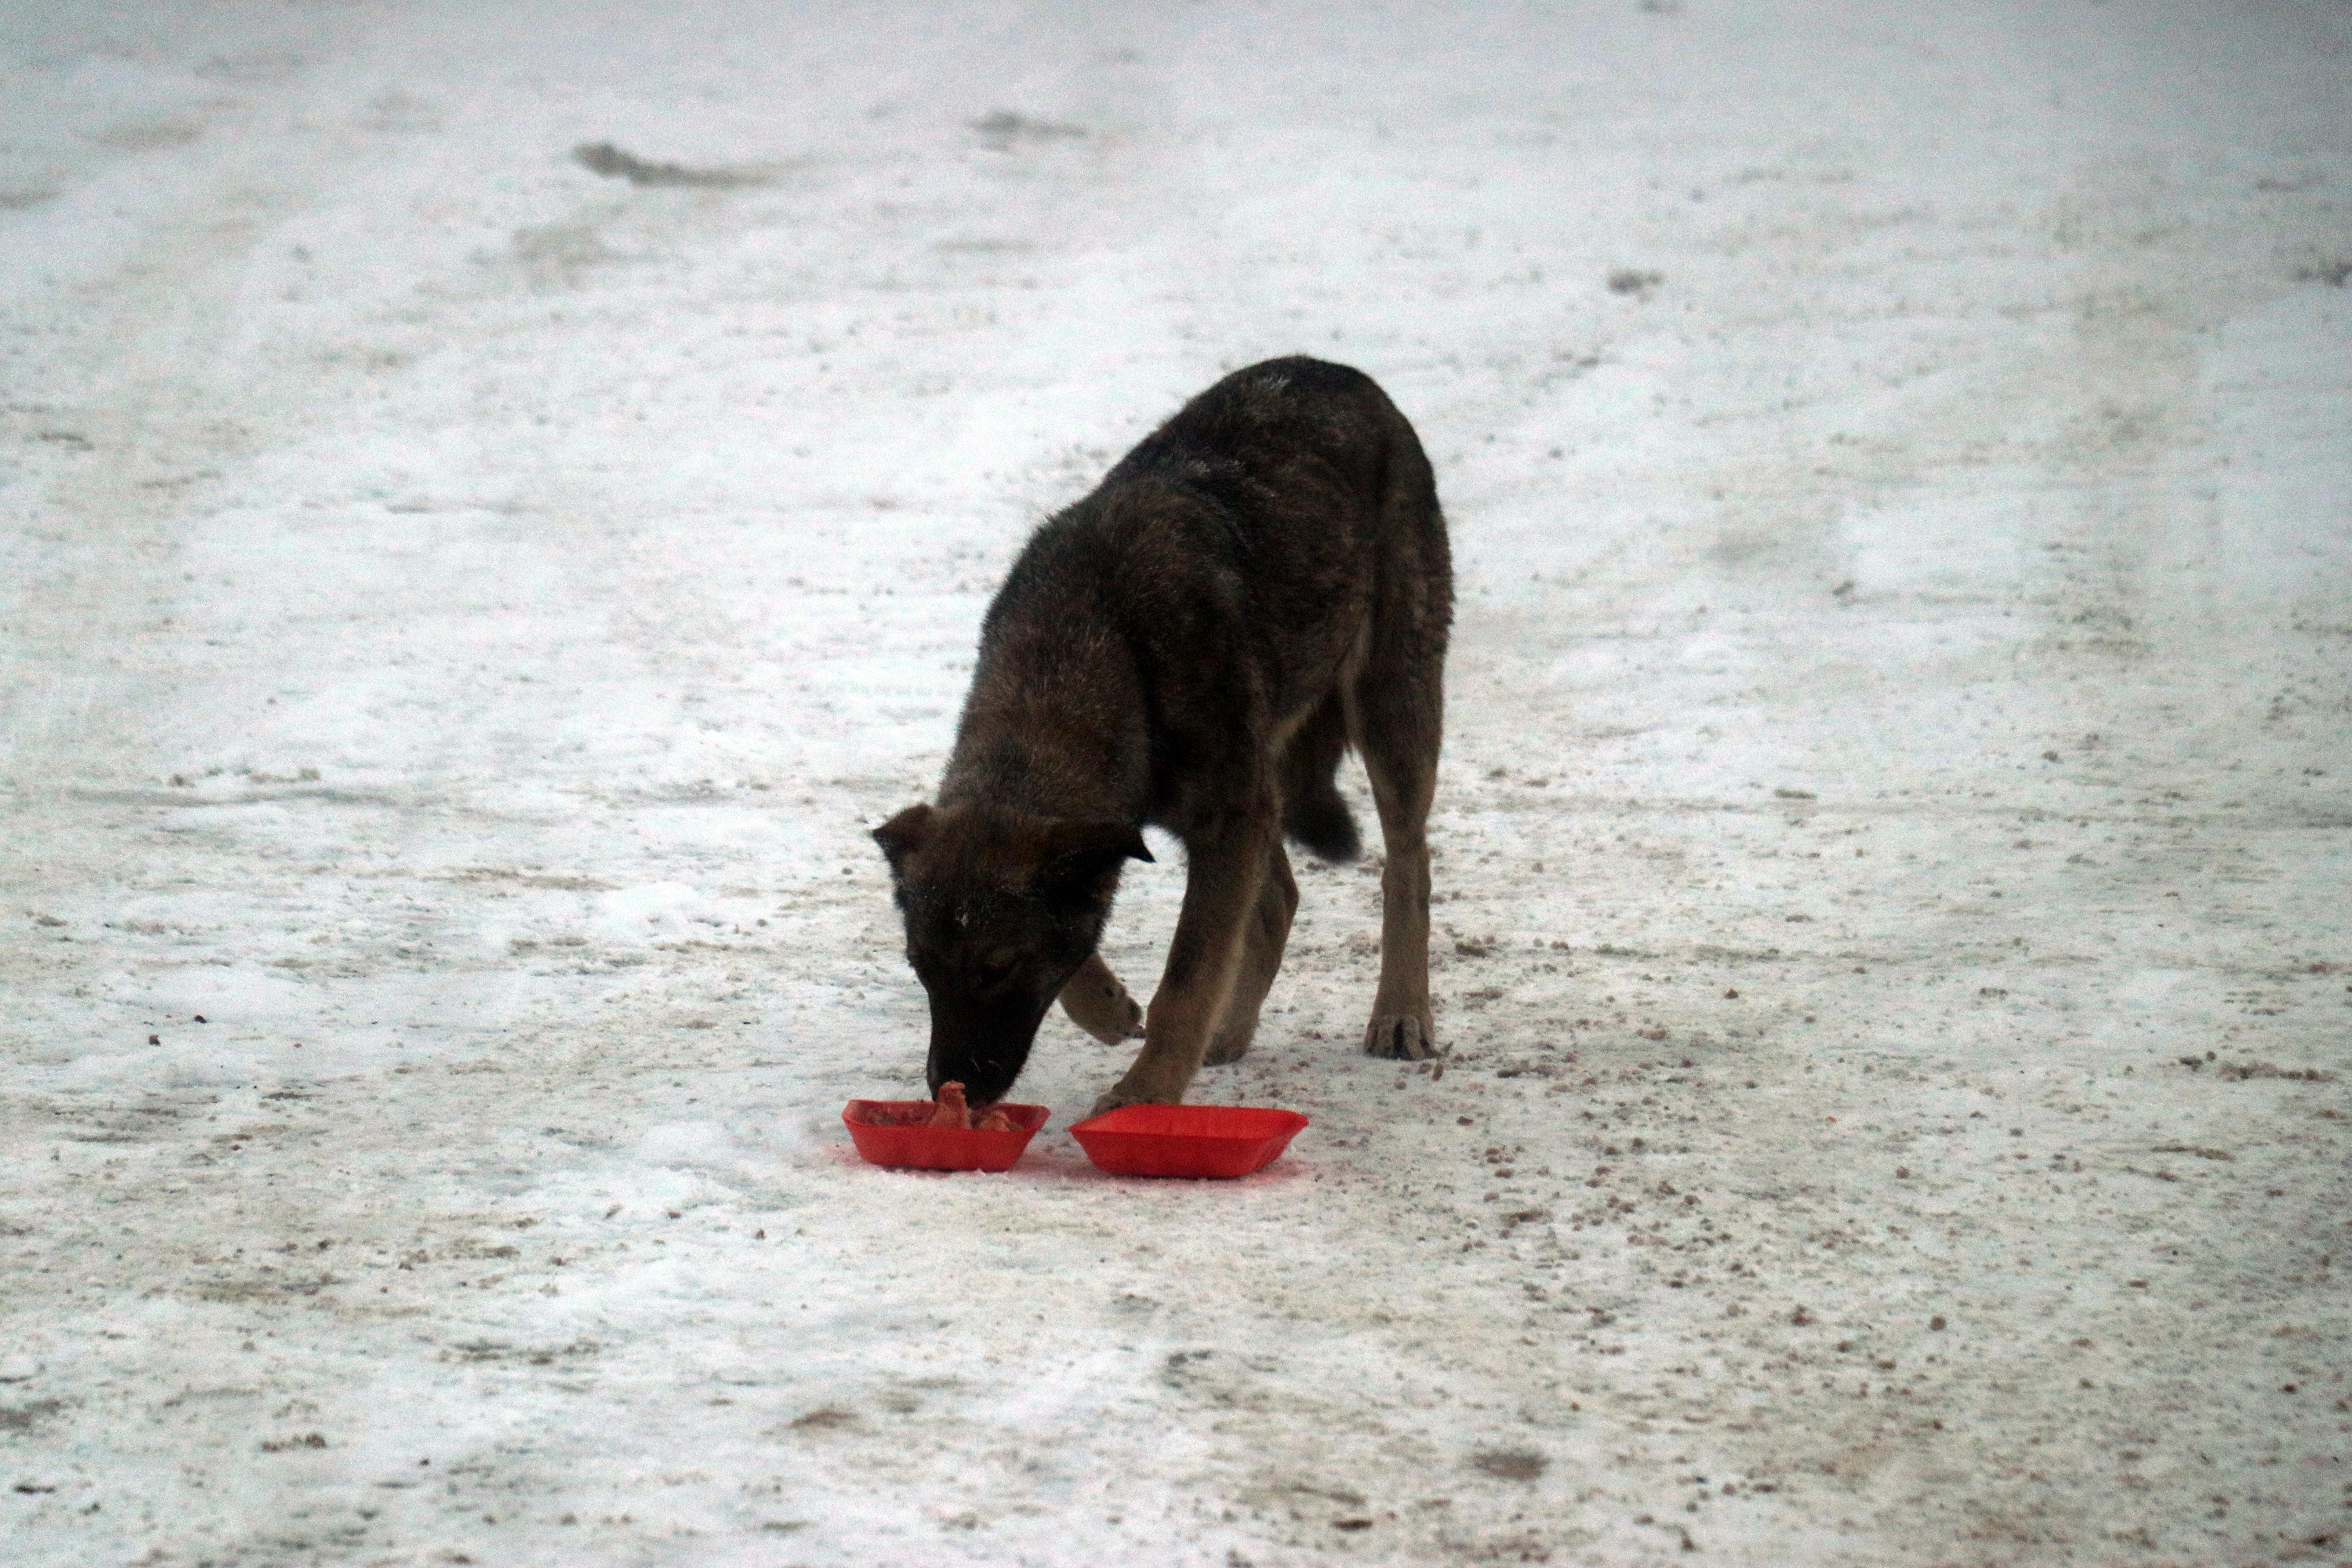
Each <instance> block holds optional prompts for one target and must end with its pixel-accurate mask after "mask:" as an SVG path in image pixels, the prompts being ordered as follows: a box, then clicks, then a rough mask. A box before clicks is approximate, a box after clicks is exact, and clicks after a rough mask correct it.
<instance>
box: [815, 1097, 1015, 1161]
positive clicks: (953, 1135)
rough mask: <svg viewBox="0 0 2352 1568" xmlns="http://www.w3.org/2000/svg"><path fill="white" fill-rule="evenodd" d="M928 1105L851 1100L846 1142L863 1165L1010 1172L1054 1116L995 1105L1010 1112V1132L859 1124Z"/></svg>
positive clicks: (845, 1117)
mask: <svg viewBox="0 0 2352 1568" xmlns="http://www.w3.org/2000/svg"><path fill="white" fill-rule="evenodd" d="M930 1105H931V1102H930V1101H929V1100H851V1101H850V1102H849V1104H848V1105H847V1106H845V1108H843V1110H842V1112H841V1120H842V1121H845V1122H846V1123H847V1124H848V1126H849V1141H850V1142H853V1143H855V1144H856V1145H857V1152H858V1153H859V1155H860V1156H862V1157H863V1158H864V1159H865V1160H866V1163H868V1164H872V1165H906V1166H912V1167H913V1168H915V1169H916V1170H919V1171H1009V1170H1011V1169H1013V1162H1014V1161H1015V1160H1018V1159H1019V1158H1021V1151H1023V1150H1024V1149H1026V1148H1027V1147H1029V1140H1030V1139H1032V1138H1034V1137H1035V1136H1037V1129H1039V1128H1040V1127H1043V1126H1045V1122H1046V1121H1047V1119H1048V1118H1050V1117H1051V1116H1052V1115H1053V1114H1054V1113H1053V1112H1052V1111H1051V1110H1047V1109H1046V1108H1045V1106H1042V1105H1011V1104H1004V1105H994V1106H991V1107H989V1108H988V1109H990V1110H1003V1111H1009V1112H1010V1113H1011V1114H1012V1117H1013V1131H1010V1132H981V1131H967V1130H965V1129H963V1128H961V1127H877V1126H876V1125H875V1124H874V1123H872V1122H870V1121H860V1120H859V1118H860V1117H862V1116H866V1115H870V1114H871V1113H873V1112H874V1111H877V1110H886V1111H889V1110H895V1111H908V1110H914V1109H915V1108H916V1107H918V1106H920V1107H922V1108H923V1109H925V1110H929V1109H930Z"/></svg>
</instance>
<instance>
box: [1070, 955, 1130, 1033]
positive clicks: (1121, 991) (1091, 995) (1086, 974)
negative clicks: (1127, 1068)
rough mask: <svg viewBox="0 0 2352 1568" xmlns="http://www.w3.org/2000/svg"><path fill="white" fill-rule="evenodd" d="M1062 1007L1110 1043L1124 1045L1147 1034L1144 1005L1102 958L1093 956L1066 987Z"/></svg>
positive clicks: (1071, 1017) (1076, 1021) (1071, 1018)
mask: <svg viewBox="0 0 2352 1568" xmlns="http://www.w3.org/2000/svg"><path fill="white" fill-rule="evenodd" d="M1062 1010H1063V1011H1064V1012H1066V1013H1067V1014H1069V1016H1070V1020H1071V1022H1073V1023H1075V1024H1076V1025H1077V1026H1078V1027H1080V1028H1081V1029H1084V1030H1085V1031H1086V1032H1087V1034H1089V1035H1092V1036H1093V1037H1095V1038H1096V1039H1097V1040H1100V1041H1101V1042H1102V1043H1103V1044H1104V1045H1106V1046H1123V1045H1125V1044H1126V1043H1127V1042H1128V1041H1129V1040H1133V1039H1139V1038H1141V1037H1142V1035H1143V1008H1142V1006H1141V1005H1139V1004H1138V1003H1137V1001H1136V1000H1135V998H1134V997H1132V996H1130V995H1129V994H1127V987H1126V986H1124V985H1121V984H1119V983H1118V976H1116V975H1114V974H1113V973H1111V972H1110V971H1109V970H1108V968H1106V967H1104V965H1103V963H1102V962H1101V961H1100V960H1099V959H1089V960H1088V961H1087V967H1086V968H1084V969H1081V970H1080V971H1079V972H1078V973H1076V975H1074V976H1072V977H1071V980H1070V983H1069V984H1067V985H1065V986H1064V987H1062Z"/></svg>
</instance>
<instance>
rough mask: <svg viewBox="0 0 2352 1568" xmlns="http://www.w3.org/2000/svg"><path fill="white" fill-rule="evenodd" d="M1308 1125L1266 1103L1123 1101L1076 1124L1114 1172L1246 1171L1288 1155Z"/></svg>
mask: <svg viewBox="0 0 2352 1568" xmlns="http://www.w3.org/2000/svg"><path fill="white" fill-rule="evenodd" d="M1306 1125H1307V1118H1305V1117H1304V1116H1301V1115H1300V1114H1299V1113H1298V1112H1297V1111H1296V1110H1275V1109H1273V1108H1272V1107H1270V1106H1262V1105H1122V1106H1120V1107H1119V1108H1118V1110H1106V1111H1104V1112H1103V1113H1102V1114H1101V1115H1100V1116H1090V1117H1088V1118H1087V1120H1086V1121H1081V1122H1079V1123H1078V1124H1077V1125H1076V1126H1075V1127H1073V1128H1071V1129H1070V1136H1071V1137H1073V1138H1076V1140H1077V1141H1078V1146H1079V1147H1080V1148H1082V1149H1084V1150H1085V1151H1086V1152H1087V1159H1089V1160H1092V1161H1093V1162H1094V1163H1095V1168H1096V1169H1097V1170H1100V1171H1108V1172H1109V1173H1111V1174H1112V1175H1114V1176H1246V1175H1248V1174H1249V1173H1251V1172H1253V1171H1263V1170H1265V1168H1266V1167H1267V1166H1268V1165H1271V1164H1272V1163H1274V1162H1275V1161H1276V1160H1278V1159H1280V1158H1281V1157H1282V1152H1283V1151H1284V1150H1285V1149H1287V1148H1289V1147H1290V1141H1291V1140H1292V1139H1293V1138H1296V1137H1297V1136H1298V1133H1299V1131H1300V1130H1301V1129H1302V1128H1304V1127H1305V1126H1306Z"/></svg>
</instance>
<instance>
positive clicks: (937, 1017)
mask: <svg viewBox="0 0 2352 1568" xmlns="http://www.w3.org/2000/svg"><path fill="white" fill-rule="evenodd" d="M1453 607H1454V576H1453V565H1452V560H1451V555H1450V552H1449V550H1448V547H1447V543H1446V534H1445V520H1444V515H1443V514H1442V513H1441V512H1440V511H1439V510H1438V504H1437V489H1436V484H1435V480H1434V479H1433V476H1432V474H1431V471H1430V466H1429V459H1428V458H1427V457H1426V456H1425V455H1424V454H1423V451H1422V447H1421V442H1420V440H1419V438H1418V437H1415V435H1414V434H1413V430H1412V426H1411V425H1409V424H1407V423H1406V422H1405V418H1404V416H1403V415H1402V414H1400V413H1398V412H1397V409H1396V407H1395V405H1393V404H1391V402H1390V401H1389V400H1388V397H1387V396H1386V395H1384V394H1383V393H1382V392H1381V389H1380V388H1379V387H1378V386H1377V385H1375V384H1373V382H1372V380H1371V378H1370V377H1369V376H1366V375H1364V374H1362V373H1361V372H1359V371H1355V370H1350V369H1349V368H1347V367H1346V366H1344V365H1336V364H1327V363H1323V362H1321V361H1318V360H1312V359H1298V358H1294V359H1277V360H1269V361H1267V362H1265V363H1263V364H1256V365H1252V366H1251V367H1249V368H1248V369H1246V370H1242V371H1237V372H1235V373H1234V374H1232V375H1229V376H1227V377H1226V378H1225V379H1224V380H1223V381H1221V382H1219V383H1217V384H1215V385H1214V386H1212V387H1210V388H1209V389H1208V390H1207V391H1206V392H1203V393H1202V394H1201V395H1199V396H1197V397H1195V398H1193V399H1192V402H1190V403H1188V404H1186V405H1184V406H1183V408H1182V409H1181V410H1179V411H1178V412H1177V414H1176V415H1175V416H1173V417H1172V418H1171V419H1170V420H1169V421H1168V422H1167V423H1166V424H1165V425H1162V426H1160V428H1159V429H1158V430H1156V431H1154V432H1153V433H1152V434H1151V435H1150V436H1149V437H1145V439H1144V440H1143V442H1142V443H1141V444H1140V445H1139V446H1138V447H1136V448H1135V450H1133V451H1132V452H1129V454H1128V455H1127V456H1126V457H1125V458H1122V459H1120V461H1119V462H1118V466H1117V467H1115V468H1112V469H1111V470H1110V472H1109V473H1108V475H1106V476H1105V477H1104V479H1103V481H1102V483H1101V484H1100V485H1099V486H1097V488H1096V489H1095V490H1094V492H1093V493H1092V494H1091V495H1088V496H1087V497H1086V498H1085V499H1084V500H1080V501H1078V502H1077V503H1076V504H1075V505H1073V506H1071V507H1069V508H1068V509H1067V510H1064V511H1062V512H1061V513H1059V514H1058V515H1056V516H1055V517H1053V518H1052V519H1050V520H1048V521H1046V522H1045V524H1044V525H1043V526H1041V527H1040V528H1039V529H1038V530H1037V531H1036V532H1035V533H1034V535H1033V536H1032V537H1031V538H1030V540H1029V542H1028V544H1027V545H1026V546H1025V547H1024V549H1023V550H1022V552H1021V554H1020V557H1019V558H1018V559H1017V560H1015V561H1014V562H1013V568H1012V571H1011V572H1010V573H1009V574H1007V575H1006V577H1005V580H1004V585H1003V588H1002V589H1000V590H999V591H998V593H997V595H996V599H995V601H994V603H992V605H990V606H989V610H988V615H987V616H986V618H985V619H984V620H983V621H982V624H981V634H980V654H979V658H978V661H977V664H976V666H975V668H974V669H973V672H972V681H971V695H970V696H969V697H968V698H967V699H966V700H965V703H964V710H963V717H962V720H961V723H960V724H959V726H958V728H957V731H956V742H955V749H954V751H953V752H952V753H951V754H950V757H949V759H948V764H947V769H946V772H945V773H944V774H943V775H942V776H941V777H940V787H939V792H938V796H937V798H936V800H935V801H934V802H932V803H931V804H928V805H910V806H908V808H907V809H906V810H904V811H902V812H900V813H898V816H894V817H892V818H891V819H890V820H889V821H887V822H886V823H884V824H883V825H882V826H880V827H877V828H876V829H875V830H874V837H875V840H876V842H877V843H878V844H880V845H881V847H882V852H883V854H884V855H885V856H886V857H887V858H888V859H889V862H890V875H891V881H892V884H893V888H894V891H895V896H896V899H897V901H898V907H899V909H900V910H901V911H902V912H903V913H904V915H905V917H906V926H907V956H908V960H909V961H910V962H911V963H913V965H914V970H915V974H916V977H917V978H918V979H919V980H920V981H921V982H922V985H923V989H924V990H925V992H927V993H928V994H929V998H930V1010H931V1044H930V1057H929V1063H928V1066H927V1075H928V1079H929V1083H930V1086H931V1089H932V1090H933V1092H934V1094H937V1093H939V1092H940V1089H941V1086H943V1085H946V1084H949V1083H950V1082H956V1083H961V1084H962V1085H963V1086H964V1088H965V1091H966V1092H967V1093H968V1094H969V1095H970V1097H971V1103H972V1104H974V1105H978V1106H985V1105H989V1104H992V1103H993V1102H994V1101H996V1100H999V1099H1001V1098H1003V1095H1004V1093H1005V1091H1006V1090H1008V1089H1011V1088H1012V1087H1013V1079H1016V1078H1017V1077H1019V1076H1020V1073H1021V1069H1022V1067H1023V1066H1024V1064H1025V1063H1026V1062H1027V1060H1028V1058H1029V1049H1030V1046H1031V1044H1032V1042H1033V1041H1034V1038H1035V1037H1036V1033H1037V1026H1038V1025H1039V1023H1040V1022H1042V1021H1043V1019H1044V1018H1045V1013H1046V1011H1047V1009H1048V1008H1050V1007H1051V1006H1052V1005H1053V1003H1054V1001H1055V998H1056V997H1059V998H1060V1000H1061V1003H1062V1005H1063V1006H1064V1008H1065V1009H1066V1010H1067V1012H1068V1013H1069V1015H1070V1016H1071V1017H1072V1018H1073V1019H1075V1020H1076V1022H1077V1023H1078V1024H1079V1025H1080V1026H1082V1027H1084V1028H1085V1029H1086V1030H1087V1032H1089V1033H1090V1034H1092V1035H1094V1036H1095V1037H1097V1038H1098V1039H1100V1040H1102V1041H1104V1042H1105V1043H1107V1044H1117V1043H1119V1042H1121V1041H1123V1040H1126V1039H1129V1038H1131V1037H1133V1036H1134V1035H1135V1034H1136V1033H1137V1032H1138V1030H1137V1025H1138V1024H1139V1023H1140V1024H1141V1026H1142V1028H1141V1031H1140V1032H1141V1034H1142V1036H1143V1040H1144V1045H1143V1049H1142V1051H1141V1053H1140V1054H1139V1056H1138V1057H1137V1058H1136V1059H1135V1062H1134V1065H1133V1066H1131V1067H1130V1068H1129V1069H1128V1070H1127V1073H1126V1075H1125V1076H1124V1077H1122V1078H1121V1079H1119V1080H1118V1083H1117V1084H1115V1085H1114V1086H1112V1088H1111V1089H1110V1090H1109V1092H1108V1093H1106V1094H1105V1095H1104V1096H1103V1097H1102V1098H1101V1100H1098V1101H1097V1103H1096V1105H1095V1110H1097V1111H1102V1110H1110V1109H1112V1108H1114V1107H1116V1106H1120V1105H1130V1104H1136V1103H1165V1104H1171V1105H1173V1104H1177V1103H1180V1102H1181V1101H1182V1100H1183V1098H1184V1090H1185V1089H1186V1087H1187V1086H1188V1085H1190V1084H1191V1083H1192V1078H1193V1075H1194V1074H1195V1073H1197V1072H1198V1071H1199V1070H1200V1068H1201V1067H1202V1064H1203V1063H1204V1062H1205V1063H1220V1062H1230V1061H1234V1060H1237V1059H1238V1058H1240V1057H1241V1056H1242V1054H1243V1053H1244V1052H1245V1051H1247V1050H1248V1049H1249V1046H1250V1040H1251V1037H1252V1036H1253V1035H1254V1034H1255V1031H1256V1028H1257V1018H1258V1009H1259V1006H1260V1005H1262V1004H1263V1003H1264V1001H1265V994H1266V989H1267V987H1268V986H1269V985H1271V984H1273V981H1274V976H1275V972H1276V969H1278V968H1279V967H1280V966H1281V963H1282V952H1283V945H1284V943H1285V942H1286V940H1287V939H1288V937H1289V934H1290V921H1291V916H1292V915H1293V913H1294V912H1295V911H1296V910H1297V907H1298V887H1297V883H1296V882H1295V881H1294V880H1293V879H1292V878H1291V872H1290V861H1289V859H1288V858H1287V857H1286V855H1285V853H1284V851H1283V840H1284V838H1285V837H1289V838H1291V839H1294V840H1296V841H1297V843H1298V844H1299V845H1301V846H1302V847H1305V848H1306V849H1307V850H1308V851H1310V852H1312V853H1313V854H1315V855H1318V856H1319V857H1321V858H1325V859H1327V860H1349V859H1352V858H1355V857H1356V855H1357V854H1358V853H1359V851H1360V845H1359V840H1358V837H1357V832H1356V824H1355V821H1354V818H1353V817H1352V816H1350V814H1349V810H1348V806H1347V804H1346V802H1344V801H1343V800H1341V799H1340V797H1339V792H1338V790H1337V788H1336V787H1335V786H1334V784H1333V782H1332V779H1333V774H1334V773H1335V771H1336V770H1337V769H1338V767H1339V761H1340V758H1341V757H1342V756H1343V755H1344V754H1345V752H1347V751H1348V750H1349V748H1350V747H1352V748H1353V749H1354V750H1355V751H1356V752H1357V753H1358V754H1359V755H1360V756H1361V757H1362V759H1363V763H1364V771H1365V773H1366V774H1367V775H1368V776H1369V778H1370V783H1371V791H1372V800H1373V803H1374V805H1376V806H1377V807H1378V809H1379V812H1380V818H1381V838H1382V840H1383V846H1384V848H1385V851H1386V859H1385V861H1384V864H1383V866H1382V868H1381V978H1380V988H1379V990H1378V991H1377V993H1375V994H1374V996H1373V999H1372V1011H1371V1021H1370V1024H1369V1025H1368V1026H1366V1028H1365V1030H1364V1048H1365V1049H1366V1050H1367V1051H1369V1052H1370V1054H1372V1055H1373V1056H1377V1057H1394V1058H1410V1059H1419V1058H1426V1057H1431V1056H1433V1055H1435V1054H1436V1041H1435V1037H1434V1029H1433V1025H1432V1021H1431V1017H1430V1007H1429V848H1428V843H1427V838H1426V826H1427V822H1428V817H1429V806H1430V801H1431V797H1432V795H1433V793H1434V791H1435V788H1436V781H1437V757H1438V746H1439V740H1440V734H1441V730H1442V721H1443V715H1444V663H1445V641H1446V632H1447V628H1448V626H1449V625H1450V623H1451V621H1452V617H1453ZM1146 825H1150V826H1158V827H1160V828H1163V829H1165V830H1166V831H1168V832H1169V833H1171V834H1172V835H1174V836H1175V837H1177V838H1178V839H1179V840H1180V841H1181V842H1182V844H1183V846H1184V851H1185V861H1186V876H1185V884H1184V901H1183V906H1182V909H1181V912H1180V913H1179V915H1178V917H1177V921H1176V931H1175V935H1174V937H1173V939H1172V940H1171V942H1170V944H1169V950H1168V961H1167V966H1166V968H1165V970H1164V971H1163V972H1162V973H1161V975H1160V988H1159V990H1158V991H1157V992H1156V993H1155V994H1153V996H1152V999H1151V1006H1150V1011H1149V1013H1146V1012H1144V1010H1142V1009H1141V1008H1139V1007H1138V1006H1137V1005H1135V1003H1134V1002H1133V1000H1131V999H1130V998H1129V995H1128V993H1127V990H1126V988H1125V987H1124V986H1122V985H1121V984H1119V982H1118V978H1117V977H1116V976H1115V975H1113V974H1112V973H1111V972H1110V970H1109V968H1108V966H1107V965H1106V964H1105V963H1103V961H1102V959H1101V958H1100V957H1099V956H1098V955H1097V953H1096V952H1095V946H1096V943H1097V942H1098V941H1099V940H1100V938H1101V935H1102V931H1103V925H1104V922H1105V921H1107V920H1108V917H1109V915H1110V909H1111V901H1112V900H1113V898H1114V897H1115V895H1116V894H1117V892H1118V879H1119V872H1120V870H1121V868H1123V867H1124V866H1125V865H1126V863H1127V862H1128V861H1129V860H1130V859H1134V860H1150V858H1151V851H1150V849H1149V848H1148V847H1145V845H1144V841H1143V834H1142V831H1141V830H1142V828H1143V827H1144V826H1146Z"/></svg>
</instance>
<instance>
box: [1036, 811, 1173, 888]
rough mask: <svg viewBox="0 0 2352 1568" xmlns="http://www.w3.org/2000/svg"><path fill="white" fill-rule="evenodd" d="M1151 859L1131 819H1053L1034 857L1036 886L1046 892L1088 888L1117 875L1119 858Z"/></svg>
mask: <svg viewBox="0 0 2352 1568" xmlns="http://www.w3.org/2000/svg"><path fill="white" fill-rule="evenodd" d="M1150 858H1151V851H1150V849H1149V848H1147V847H1145V845H1144V842H1143V834H1142V833H1141V831H1140V830H1139V829H1138V828H1137V827H1136V826H1135V825H1134V824H1133V823H1131V822H1076V821H1061V822H1055V823H1054V824H1052V825H1051V826H1048V827H1047V828H1046V829H1045V846H1044V853H1043V854H1041V855H1040V856H1039V857H1038V858H1037V885H1038V886H1039V887H1041V888H1043V889H1045V890H1046V891H1047V892H1049V893H1054V892H1063V893H1075V892H1082V891H1088V890H1091V889H1093V888H1094V887H1095V886H1096V885H1097V884H1098V883H1100V882H1101V881H1102V880H1103V879H1104V878H1106V877H1109V876H1114V875H1116V874H1117V872H1118V865H1119V862H1120V861H1122V860H1149V859H1150Z"/></svg>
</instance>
